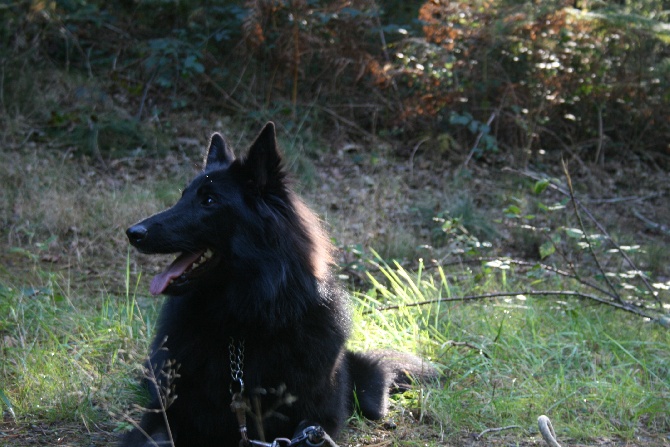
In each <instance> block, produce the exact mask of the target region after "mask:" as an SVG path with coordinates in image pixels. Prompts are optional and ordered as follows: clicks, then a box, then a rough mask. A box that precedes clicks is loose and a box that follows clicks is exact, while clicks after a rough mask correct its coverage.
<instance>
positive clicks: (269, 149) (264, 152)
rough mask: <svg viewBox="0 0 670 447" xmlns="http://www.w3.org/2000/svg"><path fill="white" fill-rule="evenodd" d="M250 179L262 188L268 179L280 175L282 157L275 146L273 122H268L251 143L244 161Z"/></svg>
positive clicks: (275, 137) (275, 136)
mask: <svg viewBox="0 0 670 447" xmlns="http://www.w3.org/2000/svg"><path fill="white" fill-rule="evenodd" d="M244 164H245V166H247V168H248V169H249V174H250V175H251V179H252V180H253V181H254V183H255V184H256V186H257V187H259V188H263V187H265V186H266V185H267V184H268V181H270V180H272V179H276V178H278V177H279V176H280V175H281V165H282V158H281V154H280V153H279V148H278V147H277V135H276V133H275V124H274V123H273V122H272V121H270V122H268V123H267V124H266V125H265V127H263V130H261V132H260V133H259V134H258V136H257V137H256V140H255V141H254V142H253V144H252V145H251V148H250V149H249V153H248V154H247V157H246V159H245V161H244Z"/></svg>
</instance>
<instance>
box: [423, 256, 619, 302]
mask: <svg viewBox="0 0 670 447" xmlns="http://www.w3.org/2000/svg"><path fill="white" fill-rule="evenodd" d="M489 261H502V262H503V263H507V264H512V265H519V266H521V267H530V268H532V267H535V266H539V267H540V268H542V269H543V270H546V271H548V272H551V273H555V274H557V275H559V276H564V277H566V278H570V279H574V280H575V281H578V282H579V283H580V284H582V285H584V286H586V287H590V288H591V289H593V290H596V291H598V292H600V293H602V294H604V295H607V296H609V297H610V298H613V299H616V295H614V294H612V293H610V292H609V291H608V290H606V289H604V288H602V287H600V286H599V285H597V284H594V283H592V282H590V281H588V280H586V279H583V278H582V277H580V276H578V275H577V274H575V273H571V272H566V271H565V270H561V269H558V268H556V267H554V266H551V265H548V264H543V263H541V262H529V261H522V260H519V259H510V258H499V257H478V258H472V259H460V260H458V261H450V262H445V261H440V262H439V263H436V264H429V265H426V266H425V267H424V268H426V269H430V268H435V267H437V266H438V265H439V266H442V267H444V266H448V265H456V264H475V263H480V262H489Z"/></svg>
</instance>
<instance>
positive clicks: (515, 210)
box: [503, 205, 521, 217]
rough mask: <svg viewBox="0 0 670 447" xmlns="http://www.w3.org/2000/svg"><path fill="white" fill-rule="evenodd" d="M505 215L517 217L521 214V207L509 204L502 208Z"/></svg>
mask: <svg viewBox="0 0 670 447" xmlns="http://www.w3.org/2000/svg"><path fill="white" fill-rule="evenodd" d="M503 214H505V217H519V216H520V215H521V208H519V207H518V206H516V205H510V206H508V207H507V208H505V209H504V210H503Z"/></svg>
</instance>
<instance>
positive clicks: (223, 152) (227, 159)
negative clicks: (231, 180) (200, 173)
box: [205, 132, 235, 172]
mask: <svg viewBox="0 0 670 447" xmlns="http://www.w3.org/2000/svg"><path fill="white" fill-rule="evenodd" d="M233 160H235V154H233V150H232V149H231V148H230V146H228V144H227V143H226V140H224V139H223V137H222V136H221V134H220V133H218V132H215V133H214V134H213V135H212V139H211V140H210V142H209V149H208V151H207V158H205V172H208V171H212V170H214V169H225V168H227V167H228V166H230V164H231V163H232V162H233Z"/></svg>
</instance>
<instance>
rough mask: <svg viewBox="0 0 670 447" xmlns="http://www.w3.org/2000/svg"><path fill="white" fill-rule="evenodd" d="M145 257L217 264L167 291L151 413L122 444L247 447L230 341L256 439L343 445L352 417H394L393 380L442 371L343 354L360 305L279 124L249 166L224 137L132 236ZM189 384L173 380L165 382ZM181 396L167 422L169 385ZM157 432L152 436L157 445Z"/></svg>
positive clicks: (154, 358) (416, 362) (154, 355)
mask: <svg viewBox="0 0 670 447" xmlns="http://www.w3.org/2000/svg"><path fill="white" fill-rule="evenodd" d="M127 234H128V237H129V239H130V242H131V243H132V244H133V245H134V246H135V247H136V248H137V249H138V250H139V251H141V252H144V253H194V252H199V251H202V250H204V249H211V250H212V251H213V252H214V253H215V255H214V257H213V258H212V261H210V262H209V263H208V264H207V265H206V266H205V267H204V268H203V270H202V271H201V272H198V273H199V274H198V275H197V276H196V275H193V277H189V278H182V279H180V280H177V281H176V282H175V283H172V284H171V285H169V286H168V287H167V288H166V289H165V290H164V291H162V292H163V293H165V294H166V295H168V296H169V298H168V299H167V300H166V302H165V304H164V305H163V308H162V310H161V315H160V320H159V324H158V329H157V333H156V335H155V339H154V342H153V345H152V352H151V357H150V368H151V369H152V370H153V375H154V376H155V377H156V378H157V381H158V387H157V386H156V385H155V384H152V383H151V381H147V383H148V385H149V388H150V392H151V403H150V404H149V405H148V411H146V412H145V414H144V416H143V418H142V420H141V423H140V429H137V428H136V429H134V430H132V431H131V432H129V433H128V434H127V435H126V436H125V437H124V439H123V440H122V441H121V446H123V447H135V446H149V445H154V442H156V443H158V444H159V445H161V443H167V442H168V440H169V439H170V436H172V438H173V440H174V443H175V445H176V446H177V447H187V446H198V447H207V446H216V447H225V446H237V445H238V443H239V440H240V435H239V433H238V423H237V421H236V419H235V415H234V414H233V412H232V411H231V409H230V403H231V392H230V384H231V380H232V379H231V365H230V356H229V345H230V343H231V340H233V344H234V346H238V344H239V343H240V342H241V341H242V340H243V341H244V361H243V374H244V376H243V380H244V383H245V397H246V398H247V402H248V405H249V412H248V415H247V421H248V428H249V436H250V438H252V439H260V438H264V439H265V440H267V441H272V440H273V439H275V438H277V437H291V436H292V435H293V434H294V433H295V432H296V431H298V430H300V429H301V428H303V427H305V426H306V425H311V424H318V425H321V426H322V427H323V428H324V429H325V430H326V431H327V432H328V433H329V434H330V435H331V436H336V435H337V433H338V431H339V430H340V429H341V428H342V426H343V424H344V423H345V421H346V419H347V418H348V417H349V416H350V415H351V414H352V412H353V411H354V393H355V394H356V402H357V403H358V405H359V407H360V410H361V412H362V413H363V415H364V416H366V417H368V418H371V419H379V418H381V417H383V416H384V415H385V413H386V409H387V395H388V392H389V388H390V387H391V386H392V384H393V382H394V381H398V380H400V381H404V382H405V383H407V374H408V373H409V374H412V375H419V376H420V375H422V374H423V375H426V374H427V375H431V374H432V370H430V369H429V368H428V367H426V369H424V367H425V365H423V363H422V361H421V360H420V359H418V358H415V357H412V356H408V355H401V356H399V357H396V358H387V356H386V355H384V354H382V353H372V354H361V353H352V352H349V351H347V350H346V349H345V342H346V340H347V337H348V336H349V330H350V315H349V309H348V299H347V296H346V294H345V293H344V291H343V290H342V288H341V287H340V286H339V285H338V284H337V282H336V280H335V279H334V278H333V277H332V276H331V273H330V264H331V258H330V251H331V247H330V244H329V242H328V239H327V237H326V236H325V234H324V233H323V231H322V229H321V226H320V223H319V221H318V219H317V218H316V217H315V216H314V214H313V213H312V212H311V211H310V210H309V209H308V208H307V207H306V206H305V205H304V204H303V202H302V201H301V200H300V199H299V198H298V197H297V196H296V195H295V194H294V193H293V192H292V190H291V189H290V186H289V183H288V182H287V179H286V174H285V171H284V169H283V167H282V158H281V156H280V153H279V151H278V149H277V143H276V138H275V130H274V125H273V124H272V123H268V124H267V125H266V126H265V127H264V128H263V130H262V131H261V133H260V134H259V135H258V137H257V138H256V140H255V141H254V143H253V144H252V146H251V148H250V149H249V152H248V153H247V155H246V157H244V158H242V159H236V158H235V157H234V155H233V152H232V151H231V149H230V148H229V147H228V145H227V144H226V143H225V141H224V140H223V138H222V137H221V136H220V135H219V134H214V136H213V137H212V140H211V143H210V147H209V151H208V154H207V158H206V163H205V169H204V171H203V172H202V173H201V174H200V175H198V176H197V177H196V178H195V179H194V180H193V181H192V182H191V184H190V185H189V186H188V187H187V188H186V189H185V190H184V192H183V195H182V198H181V199H180V200H179V201H178V202H177V203H176V204H175V205H174V206H173V207H172V208H169V209H167V210H165V211H163V212H161V213H159V214H156V215H154V216H151V217H149V218H147V219H145V220H143V221H141V222H139V223H137V224H135V225H133V226H132V227H130V228H129V229H128V230H127ZM170 368H171V369H172V370H173V371H176V373H177V374H178V377H176V378H174V379H173V380H172V381H171V382H170V383H168V379H167V378H166V377H167V376H166V375H165V372H166V371H167V370H168V369H170ZM168 386H172V394H171V396H174V395H176V396H177V398H176V399H174V400H173V401H172V402H171V403H169V406H168V408H167V411H166V416H167V420H168V424H166V423H165V417H164V416H165V415H164V414H162V412H161V411H159V410H160V408H161V405H160V399H161V395H162V394H163V395H164V394H165V392H164V390H162V391H161V388H167V387H168ZM147 436H150V437H151V438H152V440H153V441H152V440H149V439H148V437H147Z"/></svg>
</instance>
